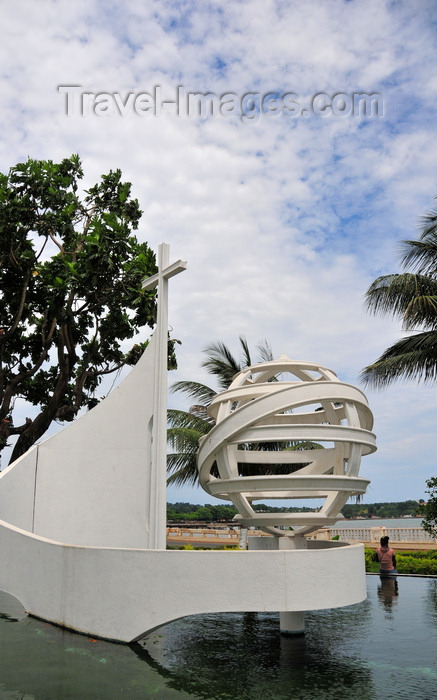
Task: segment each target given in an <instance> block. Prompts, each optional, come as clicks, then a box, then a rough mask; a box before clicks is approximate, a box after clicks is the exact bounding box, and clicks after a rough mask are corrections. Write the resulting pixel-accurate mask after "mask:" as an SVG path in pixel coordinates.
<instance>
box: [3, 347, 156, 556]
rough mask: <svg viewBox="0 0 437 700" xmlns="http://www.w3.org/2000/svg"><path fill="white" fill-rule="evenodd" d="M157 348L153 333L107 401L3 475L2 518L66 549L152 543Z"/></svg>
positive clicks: (25, 456) (26, 455)
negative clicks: (152, 431)
mask: <svg viewBox="0 0 437 700" xmlns="http://www.w3.org/2000/svg"><path fill="white" fill-rule="evenodd" d="M154 351H155V338H154V336H153V337H152V340H151V341H150V343H149V346H148V347H147V349H146V352H145V353H144V354H143V356H142V357H141V359H140V361H139V362H138V363H137V365H136V366H135V367H134V368H133V370H131V372H130V373H129V375H128V376H127V377H126V379H124V381H123V382H121V384H120V385H119V386H118V387H117V388H116V389H114V390H113V391H112V392H111V394H109V395H108V396H107V397H106V399H105V400H104V401H102V403H100V404H99V405H98V406H96V407H95V408H93V409H92V410H91V411H89V412H88V413H86V414H85V415H84V416H82V417H81V418H79V419H78V420H76V421H75V422H73V423H72V424H71V425H69V426H68V427H66V428H64V429H63V430H62V431H60V432H59V433H57V434H56V435H54V436H53V437H50V438H48V439H47V440H44V441H43V442H41V444H39V445H35V446H33V447H32V448H31V449H30V450H29V451H28V452H27V453H26V454H24V455H23V456H22V457H21V458H20V459H18V460H16V461H15V462H14V463H13V464H12V465H10V466H9V467H8V468H7V469H5V470H4V471H3V472H1V474H0V518H1V519H2V520H4V521H6V522H8V523H11V524H12V525H16V526H17V527H20V528H23V529H24V530H28V531H29V532H33V533H35V534H38V535H40V536H42V537H48V538H50V539H52V540H57V541H60V542H68V543H69V544H80V545H91V546H101V547H104V546H113V547H148V546H150V545H149V530H150V498H151V495H152V494H151V490H152V489H151V485H150V478H151V476H150V475H151V420H152V411H153V390H154V371H153V370H154V364H153V363H154ZM165 460H166V455H165V454H164V455H163V456H162V464H161V465H160V466H159V469H161V471H163V473H164V474H165V471H166V463H165ZM162 498H163V500H164V503H165V493H164V494H163V496H162ZM164 528H165V522H164ZM164 532H165V529H164Z"/></svg>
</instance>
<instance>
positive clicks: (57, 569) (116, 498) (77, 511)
mask: <svg viewBox="0 0 437 700" xmlns="http://www.w3.org/2000/svg"><path fill="white" fill-rule="evenodd" d="M168 256H169V247H168V246H167V245H166V244H162V245H161V246H160V248H159V271H158V273H157V275H155V276H154V277H153V278H150V279H149V280H146V281H145V283H144V287H145V288H150V287H152V286H154V285H156V284H157V285H158V323H157V328H156V331H155V333H154V335H153V337H152V339H151V341H150V343H149V345H148V347H147V348H146V350H145V352H144V354H143V356H142V357H141V359H140V361H139V362H138V363H137V365H136V366H135V367H134V368H133V369H132V370H131V371H130V373H129V374H128V376H127V377H126V378H125V379H124V381H123V382H121V384H120V385H119V386H118V387H117V388H116V389H115V390H114V391H112V392H111V394H110V395H109V396H108V397H106V398H105V399H104V400H103V401H102V402H101V403H100V404H99V405H98V406H96V407H95V408H93V409H92V410H91V411H89V412H88V413H87V414H85V415H84V416H82V417H81V418H79V419H78V420H77V421H75V422H74V423H72V424H71V425H69V426H68V427H67V428H65V429H63V430H62V431H60V432H59V433H57V434H56V435H54V436H52V437H50V438H48V439H46V440H44V441H42V442H41V443H40V444H38V445H34V446H33V447H32V448H31V449H30V450H29V451H28V452H27V453H26V454H24V455H23V456H22V457H20V458H19V459H18V460H16V461H15V462H14V463H13V464H11V465H10V466H9V467H8V468H7V469H5V470H4V471H3V472H1V473H0V518H1V519H0V557H1V562H2V564H1V567H0V589H1V590H4V591H6V592H8V593H10V594H12V595H13V596H15V597H16V598H18V599H19V600H20V601H21V603H22V604H23V606H24V608H25V609H26V611H27V612H28V613H29V614H31V615H34V616H36V617H39V618H42V619H45V620H48V621H50V622H53V623H56V624H60V625H63V626H65V627H68V628H70V629H73V630H76V631H78V632H81V633H84V634H88V635H90V636H93V637H101V638H106V639H111V640H116V641H120V642H131V641H134V640H136V639H139V638H140V637H142V636H143V635H144V634H145V633H147V632H148V631H150V630H152V629H154V628H156V627H158V626H160V625H163V624H165V623H167V622H169V621H171V620H174V619H177V618H179V617H184V616H187V615H193V614H196V613H204V612H229V611H279V612H281V613H282V615H281V628H282V631H284V632H288V633H291V634H292V633H300V632H302V631H303V612H304V611H305V610H315V609H322V608H331V607H341V606H346V605H351V604H353V603H358V602H361V601H362V600H363V599H364V598H365V596H366V590H365V569H364V548H363V545H360V544H357V545H347V544H345V543H341V542H318V541H311V540H306V539H305V538H304V537H303V536H302V537H300V538H295V540H298V539H299V542H296V541H295V542H293V538H292V537H290V536H281V531H280V530H279V529H278V528H276V527H273V529H272V527H271V526H274V525H276V523H270V521H269V523H268V524H269V527H267V528H266V529H267V531H268V532H270V531H271V532H272V535H271V536H270V537H268V536H266V537H264V538H260V539H262V542H261V543H260V542H258V543H255V545H254V547H255V549H253V550H250V551H235V552H229V551H228V552H227V551H168V550H166V549H165V533H166V529H165V525H166V523H165V509H166V491H165V483H166V394H167V380H166V375H167V327H168V322H167V295H168V280H169V278H171V277H172V276H173V275H175V274H177V273H178V272H180V271H182V270H183V269H185V267H186V265H185V263H183V262H182V261H177V262H176V263H173V264H169V260H168ZM282 365H284V361H282ZM254 371H255V372H256V370H254ZM266 371H267V372H268V371H270V370H269V368H265V367H263V368H262V372H266ZM260 376H262V375H260ZM307 378H308V380H310V379H311V383H312V385H313V387H314V389H313V391H315V392H316V393H315V394H313V395H312V398H311V401H312V402H313V403H315V404H317V402H318V401H321V402H322V405H323V410H324V411H325V414H324V420H323V421H322V420H317V421H315V422H316V423H318V424H321V423H323V426H321V425H319V427H318V430H319V433H320V431H322V433H323V435H322V439H328V438H327V437H326V435H327V432H326V431H325V427H327V426H326V423H327V422H328V418H329V415H330V414H331V415H332V416H336V417H338V420H337V421H336V423H337V425H336V426H335V437H334V438H333V439H334V441H335V440H337V441H340V443H341V445H342V447H341V459H340V461H339V459H338V450H337V452H336V455H337V457H336V458H337V462H336V465H332V468H331V466H330V465H329V463H328V462H329V459H328V456H327V455H328V451H326V454H325V455H324V456H323V458H322V457H321V456H320V455H319V456H318V464H322V467H321V468H317V469H315V471H313V476H314V479H316V480H317V479H318V482H317V483H316V482H315V485H314V484H313V485H312V484H311V469H308V455H306V456H305V459H306V465H307V471H306V473H305V474H304V475H300V476H299V474H298V472H296V481H295V485H296V488H297V490H299V489H301V490H302V489H303V491H302V493H305V494H310V493H312V494H316V495H317V493H318V492H320V494H319V495H321V496H322V495H323V496H327V498H328V503H329V508H328V510H329V516H330V519H331V521H332V520H335V519H337V517H336V516H337V515H338V513H337V512H335V511H336V509H335V508H334V506H333V499H335V498H337V500H336V501H335V503H338V508H337V510H338V511H339V509H340V508H341V505H342V504H343V503H344V502H345V494H348V493H350V492H357V493H358V492H359V493H362V492H363V491H364V490H365V488H366V485H367V483H368V482H367V481H366V480H365V479H361V478H358V474H357V467H356V464H357V458H358V457H359V456H360V455H361V454H365V453H366V452H371V451H373V450H374V449H375V447H374V435H373V433H371V432H370V431H371V413H370V411H369V409H368V406H367V403H366V399H365V397H364V395H363V394H362V393H361V392H359V391H358V390H354V389H353V388H351V387H350V386H349V385H343V384H342V383H341V382H339V381H338V380H336V378H334V377H329V381H330V382H331V381H332V380H334V385H335V387H334V391H333V393H332V392H331V394H332V395H328V394H329V392H328V391H327V388H326V384H327V383H328V382H325V383H324V382H321V385H322V384H323V391H324V393H323V392H322V394H323V395H321V396H320V397H318V395H317V381H313V378H309V377H307ZM301 379H302V376H301ZM303 379H304V380H305V376H303ZM303 383H304V384H305V381H304V382H303ZM243 384H244V385H245V386H248V385H250V384H251V379H250V377H249V376H246V375H245V378H244V382H243ZM301 384H302V382H301ZM321 385H320V388H321V389H322V386H321ZM342 387H345V389H344V390H343V389H342ZM264 388H265V387H264ZM282 390H283V389H282ZM299 390H300V391H302V386H301V387H300V388H299ZM286 391H288V389H286ZM251 392H252V394H253V390H252V389H249V390H247V389H246V388H244V387H243V394H244V396H245V398H244V400H243V402H242V405H241V407H240V408H241V409H244V410H241V412H240V413H241V419H240V418H239V414H238V405H237V403H236V402H235V397H233V396H225V397H224V399H223V401H222V402H221V405H222V406H227V407H228V409H229V406H230V403H229V401H230V400H231V401H232V400H234V401H233V405H232V410H228V409H226V410H224V409H223V408H222V409H221V411H222V414H223V415H222V416H221V419H222V420H221V423H218V428H217V430H216V431H215V432H214V433H212V434H211V437H210V438H208V439H207V440H206V441H204V444H203V445H202V447H201V459H202V460H203V462H201V463H200V464H199V467H200V476H201V482H202V483H203V484H204V486H205V488H206V490H207V491H208V492H209V493H211V494H213V495H217V496H219V497H221V498H223V497H225V498H226V497H229V498H230V499H231V500H234V502H236V503H237V504H242V511H243V512H242V513H240V518H241V519H242V520H243V522H244V523H245V524H246V525H248V524H250V518H251V517H252V515H253V517H255V514H254V513H253V511H252V509H251V505H250V504H251V502H252V500H254V499H256V498H260V497H266V495H265V494H266V493H267V494H270V496H269V495H267V497H276V498H278V497H281V489H284V490H285V491H286V492H287V494H290V493H291V492H293V482H292V478H293V475H290V476H288V477H286V478H283V477H280V478H276V481H275V486H274V488H271V487H270V486H269V484H268V477H262V478H260V479H259V480H258V481H257V480H256V479H255V480H254V478H252V480H251V481H250V482H249V481H247V482H244V479H241V478H240V477H239V476H238V474H237V473H236V472H235V469H234V470H232V469H230V470H228V471H227V469H228V466H227V461H226V459H227V458H225V457H223V455H224V454H226V443H227V442H229V443H232V444H233V446H234V447H233V448H232V450H233V452H234V453H235V450H236V449H237V447H236V445H237V442H238V440H240V441H241V440H243V441H246V442H247V440H248V439H252V438H250V435H249V432H250V429H253V426H252V428H250V425H249V423H250V421H249V422H247V421H246V418H245V416H246V417H247V416H248V408H247V404H248V401H250V402H252V403H253V406H254V410H255V413H253V410H252V406H251V407H250V413H251V415H252V413H253V415H254V416H255V417H256V416H257V413H256V409H257V406H261V407H262V410H261V413H259V415H258V417H257V418H256V420H258V423H259V425H262V435H263V440H268V439H272V438H268V435H267V433H268V429H267V426H268V425H269V424H271V425H276V428H274V430H275V431H276V435H277V431H278V428H277V426H278V425H282V429H281V430H282V433H281V435H283V437H284V439H286V429H287V427H286V426H287V424H288V425H289V426H291V428H290V429H291V431H292V433H293V436H294V435H296V434H298V432H299V430H297V432H296V419H292V420H290V419H289V418H287V420H285V419H283V418H281V417H280V415H281V414H282V415H287V416H289V415H290V411H289V410H288V405H287V406H285V404H284V403H283V402H281V401H279V403H278V401H277V399H275V398H273V399H272V398H271V395H272V385H271V384H270V385H269V386H268V387H267V389H266V390H265V391H264V394H263V391H262V387H261V386H258V387H256V391H255V394H254V395H252V394H251ZM289 393H290V392H289ZM291 393H292V391H291ZM237 394H238V395H239V396H240V399H239V400H241V389H238V391H237ZM266 396H267V403H266V401H265V398H266ZM257 401H258V403H257ZM306 401H308V395H307V394H306ZM269 402H270V403H269ZM216 403H217V402H216ZM219 403H220V400H219ZM298 403H299V401H298ZM243 404H244V405H243ZM270 404H271V410H270V414H269V410H267V409H266V406H268V405H270ZM213 410H214V409H213ZM223 411H224V412H223ZM225 414H226V415H225ZM269 415H270V416H271V417H272V416H273V418H271V419H269ZM275 416H276V417H275ZM348 418H351V421H352V426H351V427H350V429H349V432H348V430H347V427H344V422H345V420H347V419H348ZM325 419H326V420H325ZM226 426H230V427H231V430H230V433H231V434H229V435H228V437H226V431H227V427H226ZM343 427H344V429H343ZM217 431H218V432H217ZM238 431H242V435H240V436H239V437H238V439H237V438H236V437H235V435H236V434H237V433H238ZM248 431H249V432H248ZM293 431H294V432H293ZM310 432H311V431H310ZM310 432H308V431H307V432H305V430H304V431H303V434H305V435H309V434H310ZM215 435H218V438H217V447H216V448H215V447H214V443H213V440H214V439H216V438H215ZM215 449H216V453H215V452H214V450H215ZM232 450H231V451H232ZM252 457H253V454H252ZM301 457H302V455H301ZM216 458H218V461H219V463H220V466H221V470H222V472H221V476H222V480H224V482H226V483H224V482H222V483H219V482H218V481H217V482H216V479H215V477H214V476H213V469H212V471H211V466H212V465H213V464H214V460H215V459H216ZM246 458H247V455H246ZM302 459H303V457H302ZM294 461H296V460H294ZM315 461H316V462H317V460H315ZM358 463H359V460H358ZM348 464H353V465H354V466H353V467H350V468H349V467H348ZM205 465H206V466H205ZM344 465H346V466H344ZM348 470H349V471H348ZM331 475H332V477H333V479H332V484H331V482H330V481H329V478H330V476H331ZM349 477H350V479H351V481H350V484H348V482H347V479H348V478H349ZM299 478H300V481H299ZM281 479H282V481H281ZM229 489H230V491H231V492H232V493H231V494H228V491H229ZM238 489H240V491H239V492H238ZM317 489H318V491H317ZM285 491H284V496H285V497H286V495H285ZM325 491H328V493H325ZM237 492H238V493H237ZM339 493H340V496H339V495H338V494H339ZM332 494H337V495H336V496H335V495H334V496H333V495H332ZM298 497H299V494H298ZM346 498H347V495H346ZM338 517H341V516H340V515H338ZM258 519H259V516H258ZM261 520H262V518H261ZM298 520H299V519H298ZM316 520H317V518H316ZM282 524H283V523H282V522H281V523H280V525H282ZM313 529H314V527H313ZM285 534H286V533H285ZM289 534H290V533H288V535H289Z"/></svg>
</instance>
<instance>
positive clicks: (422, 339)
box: [361, 210, 437, 388]
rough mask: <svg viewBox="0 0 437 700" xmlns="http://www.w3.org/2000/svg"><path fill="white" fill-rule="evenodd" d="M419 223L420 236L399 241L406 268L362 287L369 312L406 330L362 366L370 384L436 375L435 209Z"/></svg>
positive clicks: (378, 385) (423, 379)
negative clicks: (395, 320) (396, 321)
mask: <svg viewBox="0 0 437 700" xmlns="http://www.w3.org/2000/svg"><path fill="white" fill-rule="evenodd" d="M421 224H422V225H421V229H422V230H421V235H420V238H419V240H407V241H403V242H402V251H403V256H402V266H403V268H404V270H405V271H404V272H402V273H399V274H392V275H385V276H383V277H379V278H378V279H376V280H375V281H374V282H373V284H372V285H371V286H370V287H369V289H368V291H367V293H366V306H367V309H368V310H369V311H370V312H372V313H374V314H377V315H378V314H381V315H386V314H388V315H391V316H393V317H394V318H399V319H400V320H401V322H402V327H403V330H405V331H407V332H408V333H409V335H407V336H405V337H404V338H402V339H401V340H399V341H397V342H396V343H394V345H392V346H391V347H389V348H387V350H385V352H384V353H383V354H382V355H381V357H379V358H378V359H377V360H376V361H375V362H374V363H373V364H371V365H369V366H368V367H365V368H364V369H363V371H362V373H361V378H362V380H363V381H364V383H365V384H367V385H369V386H374V387H376V388H382V387H385V386H387V385H388V384H390V383H392V382H394V381H396V380H397V379H401V378H404V379H414V380H416V381H418V382H424V383H430V382H433V381H435V380H436V379H437V210H434V211H431V212H429V213H428V214H427V215H426V216H424V217H423V218H422V222H421Z"/></svg>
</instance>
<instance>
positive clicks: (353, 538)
mask: <svg viewBox="0 0 437 700" xmlns="http://www.w3.org/2000/svg"><path fill="white" fill-rule="evenodd" d="M384 535H388V536H389V538H390V542H391V543H392V544H393V543H395V542H422V543H429V544H433V543H434V544H436V545H437V540H436V539H435V538H434V537H432V536H431V535H429V534H428V533H427V532H425V530H422V528H421V527H380V526H379V527H327V528H323V530H319V531H318V532H316V533H315V534H314V535H313V539H317V540H321V539H325V540H332V538H333V537H339V538H340V540H342V541H343V542H378V543H379V540H380V538H381V537H384Z"/></svg>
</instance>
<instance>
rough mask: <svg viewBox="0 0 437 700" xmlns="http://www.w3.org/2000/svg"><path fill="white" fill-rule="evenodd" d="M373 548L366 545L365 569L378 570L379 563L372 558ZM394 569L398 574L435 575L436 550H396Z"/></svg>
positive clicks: (436, 563)
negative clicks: (400, 551)
mask: <svg viewBox="0 0 437 700" xmlns="http://www.w3.org/2000/svg"><path fill="white" fill-rule="evenodd" d="M374 554H375V550H373V549H371V548H370V547H366V548H365V550H364V556H365V561H366V571H368V572H369V573H377V572H379V563H378V562H376V561H374V560H373V557H374ZM396 569H397V571H398V572H399V573H400V574H422V575H423V576H431V575H434V576H436V575H437V550H435V549H432V550H429V551H427V552H417V551H405V552H402V553H399V552H396Z"/></svg>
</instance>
